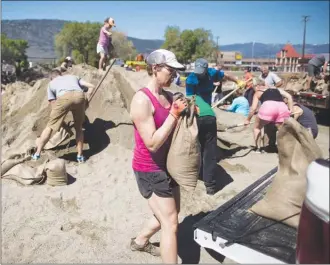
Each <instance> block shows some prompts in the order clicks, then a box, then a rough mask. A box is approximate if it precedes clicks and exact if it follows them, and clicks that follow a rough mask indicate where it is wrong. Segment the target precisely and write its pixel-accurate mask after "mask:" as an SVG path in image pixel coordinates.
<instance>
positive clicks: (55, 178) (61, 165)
mask: <svg viewBox="0 0 330 265" xmlns="http://www.w3.org/2000/svg"><path fill="white" fill-rule="evenodd" d="M45 171H46V176H47V181H46V183H47V184H48V185H50V186H63V185H67V184H68V175H67V173H66V168H65V161H64V159H59V158H58V159H55V160H52V161H50V162H49V163H48V164H47V165H46V168H45Z"/></svg>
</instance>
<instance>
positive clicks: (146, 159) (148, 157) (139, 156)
mask: <svg viewBox="0 0 330 265" xmlns="http://www.w3.org/2000/svg"><path fill="white" fill-rule="evenodd" d="M140 91H142V92H144V93H145V94H146V95H147V96H148V98H149V99H150V101H151V103H152V105H153V107H154V110H155V111H154V121H155V125H156V129H158V128H159V127H161V126H162V125H163V123H164V122H165V120H166V118H167V116H168V115H169V113H170V107H169V108H164V107H163V106H162V105H161V104H160V103H159V101H158V100H157V99H156V97H155V96H154V95H153V94H152V93H151V92H150V90H149V89H148V88H142V89H141V90H140ZM169 101H170V103H171V104H172V99H169ZM134 138H135V146H134V154H133V163H132V166H133V169H134V170H135V171H141V172H157V171H166V159H167V154H168V151H169V148H170V144H171V139H172V134H170V136H169V137H168V138H167V140H166V141H165V142H164V144H163V145H162V146H161V147H160V148H159V149H158V150H157V151H156V152H154V153H152V152H150V151H149V150H148V149H147V147H146V146H145V144H144V142H143V140H142V138H141V136H140V134H139V132H138V130H137V129H136V127H135V126H134Z"/></svg>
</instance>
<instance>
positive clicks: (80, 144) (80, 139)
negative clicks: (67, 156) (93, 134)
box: [76, 128, 84, 156]
mask: <svg viewBox="0 0 330 265" xmlns="http://www.w3.org/2000/svg"><path fill="white" fill-rule="evenodd" d="M76 142H77V153H78V156H82V153H83V148H84V132H83V130H82V128H78V129H76Z"/></svg>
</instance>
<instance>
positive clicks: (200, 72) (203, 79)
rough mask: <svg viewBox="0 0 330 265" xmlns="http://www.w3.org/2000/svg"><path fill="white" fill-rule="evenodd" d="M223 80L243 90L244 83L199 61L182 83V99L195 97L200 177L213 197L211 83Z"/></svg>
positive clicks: (214, 164) (214, 144) (214, 159)
mask: <svg viewBox="0 0 330 265" xmlns="http://www.w3.org/2000/svg"><path fill="white" fill-rule="evenodd" d="M223 78H226V79H227V80H230V81H233V82H235V83H236V84H237V85H238V86H239V87H240V88H243V87H244V86H245V82H243V81H241V80H238V79H237V78H236V77H234V76H231V75H228V74H226V73H224V72H223V71H221V70H220V71H219V70H216V69H214V68H209V65H208V61H207V60H205V59H203V58H200V59H197V60H196V62H195V69H194V72H192V73H190V74H189V75H188V77H187V79H186V95H187V96H188V97H189V96H193V95H196V105H197V106H198V107H199V116H198V118H197V124H198V130H199V133H198V134H199V136H198V137H199V142H200V144H201V152H202V166H201V170H200V175H201V177H202V178H203V180H204V184H205V187H206V192H207V194H209V195H214V194H215V193H216V181H215V171H216V167H217V156H216V150H217V123H216V115H215V113H214V111H213V109H212V107H211V100H212V92H213V83H214V82H216V81H220V80H222V79H223Z"/></svg>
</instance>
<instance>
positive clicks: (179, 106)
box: [170, 97, 188, 119]
mask: <svg viewBox="0 0 330 265" xmlns="http://www.w3.org/2000/svg"><path fill="white" fill-rule="evenodd" d="M187 107H188V104H187V100H186V98H183V97H179V98H177V99H175V100H174V101H173V103H172V106H171V109H170V114H171V115H172V116H173V117H174V118H176V119H178V118H179V116H180V114H181V113H182V112H183V111H184V110H185V109H186V108H187Z"/></svg>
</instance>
